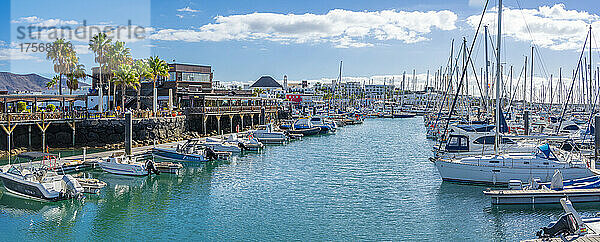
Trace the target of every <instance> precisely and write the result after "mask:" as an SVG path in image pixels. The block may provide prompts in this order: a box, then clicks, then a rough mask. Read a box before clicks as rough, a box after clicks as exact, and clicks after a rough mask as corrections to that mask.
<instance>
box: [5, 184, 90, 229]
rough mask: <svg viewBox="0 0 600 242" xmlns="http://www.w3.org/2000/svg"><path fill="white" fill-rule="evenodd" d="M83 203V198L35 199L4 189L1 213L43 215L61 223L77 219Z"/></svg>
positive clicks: (44, 217)
mask: <svg viewBox="0 0 600 242" xmlns="http://www.w3.org/2000/svg"><path fill="white" fill-rule="evenodd" d="M83 204H84V201H83V200H65V201H59V202H41V201H34V200H29V199H23V198H20V197H17V196H15V195H12V194H11V193H9V192H7V191H6V190H4V189H2V190H1V192H0V211H1V212H0V213H3V214H8V215H10V216H14V217H22V216H27V215H41V216H42V217H43V220H45V221H54V222H58V223H59V224H64V223H68V222H73V221H75V220H76V218H77V215H78V211H79V210H80V209H81V208H82V207H83Z"/></svg>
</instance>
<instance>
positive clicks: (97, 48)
mask: <svg viewBox="0 0 600 242" xmlns="http://www.w3.org/2000/svg"><path fill="white" fill-rule="evenodd" d="M110 41H111V39H110V38H108V37H107V36H106V34H105V33H98V34H97V35H95V36H94V37H92V39H91V40H90V47H89V48H90V50H92V51H93V52H94V53H95V54H96V58H95V59H94V60H95V61H96V63H98V64H99V65H100V68H99V69H98V70H99V73H100V74H99V77H100V79H99V81H98V97H99V98H100V102H99V105H98V112H100V113H102V111H103V110H102V103H103V97H102V65H103V64H104V63H106V52H107V50H108V46H109V45H110Z"/></svg>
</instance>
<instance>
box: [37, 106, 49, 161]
mask: <svg viewBox="0 0 600 242" xmlns="http://www.w3.org/2000/svg"><path fill="white" fill-rule="evenodd" d="M50 123H52V122H48V124H46V122H45V119H44V113H42V124H41V125H40V123H38V122H35V124H36V125H37V126H38V128H39V129H40V131H42V152H46V151H47V149H46V130H47V129H48V126H50Z"/></svg>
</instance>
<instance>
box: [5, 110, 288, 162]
mask: <svg viewBox="0 0 600 242" xmlns="http://www.w3.org/2000/svg"><path fill="white" fill-rule="evenodd" d="M251 117H252V116H250V115H244V117H243V121H242V118H241V116H240V115H234V116H233V119H230V117H229V115H223V116H221V119H220V127H221V130H222V131H223V133H230V132H235V131H237V129H238V127H239V129H240V130H246V129H248V128H250V126H251V124H254V125H258V124H259V123H260V115H258V114H256V115H254V116H253V118H254V119H252V118H251ZM272 118H273V119H276V118H279V119H282V118H289V113H281V112H280V113H278V114H277V115H272ZM217 121H218V120H217V118H216V117H215V116H209V117H208V119H207V120H206V128H207V130H206V134H216V133H217V129H218V127H219V125H218V122H217ZM273 121H275V120H273ZM232 122H233V123H232ZM242 123H243V126H242ZM203 126H204V125H203V117H202V115H189V116H178V117H167V118H149V119H134V120H133V140H134V143H137V144H146V145H149V144H152V143H153V142H154V141H155V140H156V141H157V142H158V143H163V142H165V141H173V140H177V139H187V138H192V137H198V136H199V135H200V134H204V130H203ZM30 130H31V131H30ZM75 134H76V135H75V147H83V146H87V147H101V146H106V145H111V144H119V143H123V142H124V140H125V136H124V135H125V120H124V119H108V120H85V121H81V122H77V123H76V128H75ZM30 138H31V148H32V149H33V150H41V147H42V144H41V143H42V132H41V131H40V129H39V128H38V127H37V125H35V124H33V125H18V126H17V127H16V128H15V130H14V132H13V135H12V137H11V140H12V142H11V146H12V148H19V147H21V148H28V147H30V143H29V139H30ZM6 141H7V136H6V134H5V133H4V132H2V131H0V150H6V148H7V145H6ZM46 146H48V147H50V148H69V147H73V131H72V129H71V127H69V125H68V124H66V123H52V124H50V126H49V127H48V129H47V130H46ZM0 155H1V153H0Z"/></svg>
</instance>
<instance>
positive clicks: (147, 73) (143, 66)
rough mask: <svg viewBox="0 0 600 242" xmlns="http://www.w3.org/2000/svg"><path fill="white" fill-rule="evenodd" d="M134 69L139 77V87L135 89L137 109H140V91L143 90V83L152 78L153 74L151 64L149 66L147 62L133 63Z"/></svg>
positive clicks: (136, 61) (137, 61)
mask: <svg viewBox="0 0 600 242" xmlns="http://www.w3.org/2000/svg"><path fill="white" fill-rule="evenodd" d="M133 69H134V70H135V71H136V73H137V75H138V82H137V85H136V86H135V87H134V88H135V90H136V97H135V98H136V106H137V107H136V109H137V110H139V109H140V90H141V81H142V80H147V79H151V78H152V73H151V69H150V64H148V61H147V60H143V59H141V60H135V61H134V62H133Z"/></svg>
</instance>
